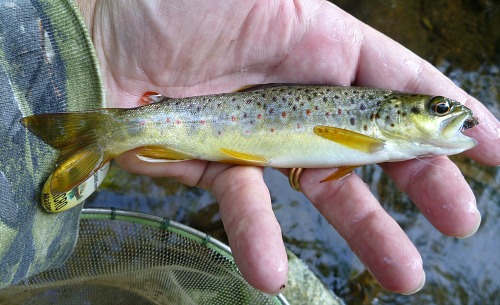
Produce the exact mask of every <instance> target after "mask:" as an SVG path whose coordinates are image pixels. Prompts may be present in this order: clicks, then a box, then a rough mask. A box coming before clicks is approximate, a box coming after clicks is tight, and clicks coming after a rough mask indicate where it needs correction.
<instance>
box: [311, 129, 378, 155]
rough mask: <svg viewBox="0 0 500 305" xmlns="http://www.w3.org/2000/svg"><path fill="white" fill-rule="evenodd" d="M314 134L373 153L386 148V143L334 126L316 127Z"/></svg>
mask: <svg viewBox="0 0 500 305" xmlns="http://www.w3.org/2000/svg"><path fill="white" fill-rule="evenodd" d="M314 133H315V134H316V135H318V136H320V137H322V138H324V139H327V140H330V141H333V142H335V143H338V144H341V145H344V146H346V147H349V148H352V149H356V150H359V151H362V152H365V153H373V152H376V151H378V150H381V149H382V148H384V142H383V141H380V140H378V139H375V138H372V137H369V136H366V135H364V134H361V133H358V132H355V131H351V130H347V129H343V128H337V127H332V126H321V125H318V126H315V127H314Z"/></svg>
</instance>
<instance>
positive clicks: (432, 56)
mask: <svg viewBox="0 0 500 305" xmlns="http://www.w3.org/2000/svg"><path fill="white" fill-rule="evenodd" d="M333 2H334V3H336V4H337V5H339V6H340V7H342V8H344V9H346V10H347V11H349V12H350V13H351V14H353V15H355V16H356V17H358V18H359V19H361V20H363V21H364V22H366V23H368V24H369V25H371V26H373V27H375V28H377V29H378V30H380V31H382V32H384V33H386V34H387V35H389V36H390V37H392V38H393V39H395V40H397V41H399V42H401V43H402V44H403V45H405V46H406V47H408V48H409V49H411V50H413V51H414V52H415V53H417V54H418V55H420V56H422V57H423V58H425V59H427V60H429V61H430V62H431V63H433V64H434V65H436V66H438V68H439V69H441V71H443V72H444V73H445V74H446V75H448V76H450V77H451V78H452V79H453V81H454V82H455V83H457V84H458V85H459V86H461V87H462V88H464V89H465V90H466V91H468V92H469V93H471V94H472V95H474V96H476V97H477V98H478V99H479V100H481V101H482V102H483V103H484V104H485V105H486V106H487V107H488V108H489V109H490V110H491V111H492V112H493V113H494V114H495V115H496V117H497V118H498V117H500V67H499V63H500V31H499V30H498V29H500V5H499V4H497V3H496V1H465V0H463V1H456V0H447V1H429V0H422V1H382V0H376V1H374V0H370V1H368V0H366V1H364V0H361V1H347V0H342V1H333ZM453 159H454V161H455V162H457V164H458V165H459V167H460V169H461V170H462V171H463V173H464V175H465V176H466V178H467V180H468V182H469V183H470V185H471V186H472V188H473V189H474V192H475V194H476V197H477V203H478V207H479V210H480V211H481V214H482V217H483V219H482V224H481V227H480V228H479V230H478V232H477V233H476V234H475V235H474V236H472V237H470V238H468V239H456V238H451V237H446V236H443V235H441V234H440V233H439V232H437V231H436V230H435V229H434V228H433V227H432V226H431V225H430V224H429V223H428V221H427V220H426V219H425V218H424V217H423V216H422V215H421V214H420V213H419V212H418V210H417V209H416V208H415V207H414V205H413V204H412V203H411V201H410V200H409V199H408V198H407V197H406V195H405V194H403V193H400V192H398V191H397V190H396V189H397V188H396V187H395V185H394V184H393V183H392V181H391V180H390V179H389V178H388V177H387V176H385V175H384V174H383V173H382V171H381V170H380V169H379V168H378V167H377V166H366V167H364V168H362V169H359V170H358V174H360V175H361V176H362V177H363V178H364V180H365V181H366V182H367V183H368V185H369V186H370V188H371V190H372V192H373V193H374V194H375V195H376V196H377V198H379V200H380V201H381V202H382V204H383V205H384V207H385V208H386V209H387V210H388V211H389V213H390V214H391V215H392V216H393V217H394V218H395V219H396V220H397V221H398V222H399V224H400V225H401V226H402V228H403V229H404V230H405V231H406V232H407V234H408V235H409V236H410V238H411V240H412V241H413V242H414V243H415V244H416V246H417V248H418V249H419V251H420V253H421V254H422V258H423V261H424V268H425V271H426V274H427V284H426V286H425V287H424V288H423V289H422V291H421V292H419V293H417V294H415V295H413V296H401V295H398V294H394V293H390V292H386V291H384V290H383V289H381V288H380V287H379V286H378V285H377V284H376V282H375V281H374V280H373V278H372V277H371V276H370V275H369V273H367V272H366V270H365V269H364V267H363V266H362V265H361V263H360V262H359V261H358V259H357V258H356V256H355V255H354V254H353V253H352V252H351V251H350V249H349V247H348V246H347V244H346V242H345V241H344V240H343V239H342V238H341V237H340V236H339V235H338V234H337V233H336V232H335V231H334V230H333V229H332V227H331V226H330V225H329V224H328V223H327V222H326V221H325V220H324V218H323V217H322V216H321V215H320V214H319V213H318V212H317V211H316V210H315V208H314V207H313V206H312V205H311V204H310V202H309V201H308V200H307V199H306V198H305V197H304V196H303V195H302V194H300V193H297V192H295V191H292V190H291V188H290V187H289V185H288V181H287V179H286V178H285V177H284V176H283V175H281V174H280V173H279V172H277V171H274V170H271V169H266V171H265V179H266V182H267V183H268V185H269V188H270V189H271V193H272V201H273V208H274V210H275V213H276V215H277V217H278V220H279V221H280V224H281V226H282V229H283V235H284V239H285V242H286V244H287V246H288V247H289V248H290V249H291V250H293V252H295V253H296V254H297V255H298V256H299V257H300V258H301V259H302V260H304V261H305V262H306V263H307V264H308V265H309V266H310V267H311V269H312V270H313V271H314V272H315V274H316V275H317V276H318V277H319V278H320V279H321V280H322V281H323V283H325V285H326V286H327V287H328V288H330V289H332V290H333V291H334V292H335V293H336V294H338V295H339V296H341V297H342V298H344V299H345V300H346V302H347V303H348V304H494V303H495V302H497V300H499V299H500V258H499V256H498V253H500V249H499V248H500V244H499V242H498V236H499V234H500V221H498V219H499V216H500V170H499V169H498V168H492V167H484V166H481V165H479V164H477V163H475V162H473V161H471V160H468V159H466V158H463V157H454V158H453ZM87 206H98V207H108V206H114V207H117V208H124V209H132V210H136V211H142V212H147V213H152V214H156V215H160V216H167V217H170V218H172V219H174V220H177V221H179V222H182V223H185V224H188V225H191V226H193V227H196V228H197V229H199V230H202V231H205V232H208V233H210V234H212V235H214V236H215V237H216V238H218V239H221V240H223V241H224V240H225V235H224V232H223V228H222V224H221V221H220V218H219V216H218V208H217V204H216V203H215V200H214V198H213V197H212V196H211V195H210V194H209V193H207V192H205V191H202V190H199V189H197V188H190V187H186V186H182V185H179V184H177V183H174V182H172V181H171V180H169V179H152V178H149V177H141V176H136V175H132V174H128V173H126V172H123V171H122V170H120V169H119V168H117V167H116V166H112V168H111V170H110V175H109V179H107V180H106V182H105V185H103V187H102V188H101V189H100V191H98V192H97V193H96V194H95V195H94V196H93V197H92V198H91V200H89V201H88V202H87Z"/></svg>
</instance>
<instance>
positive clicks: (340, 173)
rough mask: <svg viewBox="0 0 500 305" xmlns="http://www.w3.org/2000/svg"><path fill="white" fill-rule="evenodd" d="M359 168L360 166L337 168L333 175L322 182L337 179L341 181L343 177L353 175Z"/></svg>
mask: <svg viewBox="0 0 500 305" xmlns="http://www.w3.org/2000/svg"><path fill="white" fill-rule="evenodd" d="M358 167H359V166H357V165H354V166H341V167H337V168H336V169H335V171H334V172H333V173H332V174H330V175H329V176H328V177H326V178H324V179H323V180H321V181H320V182H326V181H332V180H337V179H340V178H342V177H345V176H348V175H350V174H351V173H352V171H353V170H355V169H356V168H358Z"/></svg>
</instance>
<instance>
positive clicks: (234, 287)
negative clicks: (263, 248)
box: [0, 209, 288, 305]
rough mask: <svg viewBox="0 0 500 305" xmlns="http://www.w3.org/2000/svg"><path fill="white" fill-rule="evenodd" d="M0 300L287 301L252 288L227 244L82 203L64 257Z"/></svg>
mask: <svg viewBox="0 0 500 305" xmlns="http://www.w3.org/2000/svg"><path fill="white" fill-rule="evenodd" d="M0 304H37V305H43V304H93V305H94V304H169V305H171V304H176V305H184V304H189V305H194V304H203V305H210V304H214V305H225V304H231V305H233V304H288V302H287V301H286V300H285V298H284V297H283V296H282V295H278V296H276V297H271V296H267V295H264V294H262V293H261V292H260V291H258V290H256V289H254V288H252V287H251V286H250V285H249V284H248V283H247V282H246V281H245V280H244V279H243V277H242V276H241V273H240V272H239V270H238V268H237V267H236V264H235V263H234V261H233V258H232V256H231V252H230V250H229V248H228V247H227V246H226V245H224V244H223V243H221V242H219V241H217V240H214V239H213V238H210V237H209V236H208V235H206V234H203V233H201V232H199V231H197V230H195V229H193V228H190V227H187V226H184V225H182V224H179V223H176V222H174V221H170V220H168V219H165V218H161V217H156V216H152V215H147V214H142V213H137V212H129V211H122V210H115V209H84V210H83V212H82V216H81V223H80V231H79V238H78V242H77V244H76V248H75V251H74V253H73V254H72V255H71V257H70V258H69V260H68V261H66V263H65V264H64V265H63V266H61V267H59V268H57V269H52V270H49V271H46V272H43V273H40V274H37V275H35V276H33V277H31V278H29V279H28V280H26V281H24V282H23V283H20V284H18V285H14V286H11V287H8V288H6V289H2V290H0Z"/></svg>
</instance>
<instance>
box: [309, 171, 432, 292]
mask: <svg viewBox="0 0 500 305" xmlns="http://www.w3.org/2000/svg"><path fill="white" fill-rule="evenodd" d="M329 171H331V170H320V169H307V170H305V171H304V173H303V175H302V177H301V179H300V186H301V188H302V190H303V192H304V194H305V195H306V196H307V197H308V198H309V199H310V200H311V202H313V203H314V205H315V206H316V207H317V209H318V210H319V211H320V212H321V214H323V215H324V217H325V218H326V219H327V220H328V222H329V223H330V224H332V225H333V226H334V227H335V229H336V230H337V231H338V232H339V234H340V235H342V237H344V238H345V239H346V241H347V242H348V243H349V246H350V247H351V249H352V250H353V252H354V253H355V254H356V255H357V256H358V257H359V259H360V260H361V261H362V262H363V263H364V264H365V266H366V267H367V268H368V270H370V272H371V273H372V274H373V275H374V276H375V278H376V279H377V280H378V281H379V283H380V284H381V285H382V286H383V287H384V288H386V289H388V290H391V291H396V292H400V293H405V294H409V293H414V292H416V291H418V290H419V289H420V288H422V286H423V284H424V282H425V274H424V271H423V267H422V258H421V257H420V254H419V253H418V251H417V249H416V248H415V246H414V245H413V244H412V242H411V241H410V240H409V239H408V237H407V236H406V234H405V233H404V232H403V230H402V229H401V228H400V227H399V225H398V224H397V223H396V221H395V220H394V219H393V218H392V217H391V216H390V215H388V214H387V213H386V212H385V211H384V209H383V208H382V207H381V206H380V204H379V203H378V201H377V200H376V199H375V197H374V196H373V195H372V193H371V192H370V190H369V189H368V188H367V187H366V185H365V184H364V182H363V181H362V180H361V179H360V178H359V177H358V176H357V175H355V174H351V175H349V176H347V177H344V178H342V179H340V180H337V181H333V182H325V183H319V181H321V179H322V178H324V177H325V176H328V173H329Z"/></svg>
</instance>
